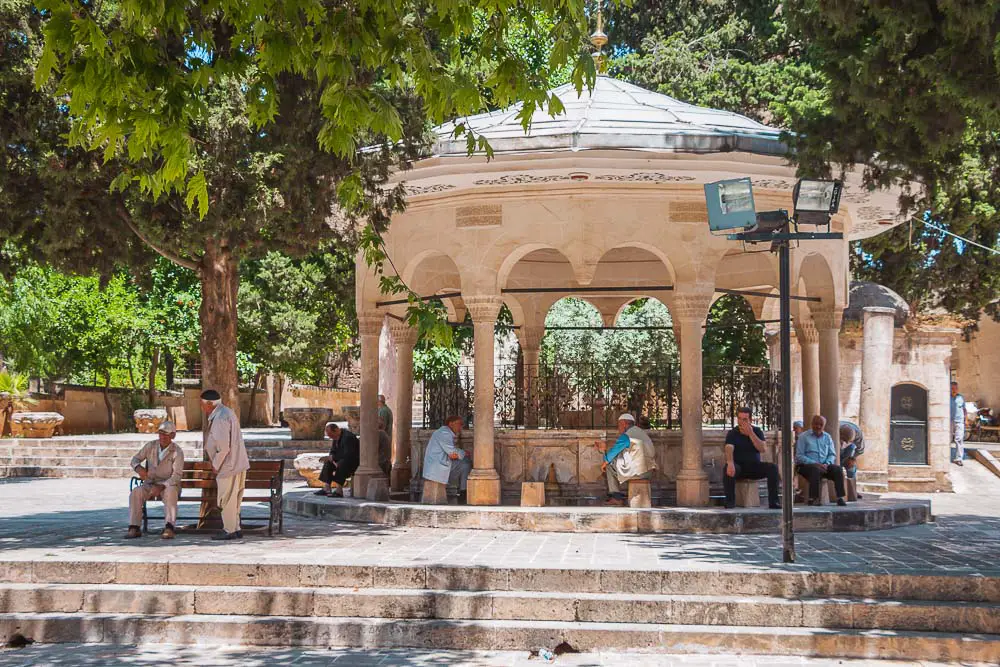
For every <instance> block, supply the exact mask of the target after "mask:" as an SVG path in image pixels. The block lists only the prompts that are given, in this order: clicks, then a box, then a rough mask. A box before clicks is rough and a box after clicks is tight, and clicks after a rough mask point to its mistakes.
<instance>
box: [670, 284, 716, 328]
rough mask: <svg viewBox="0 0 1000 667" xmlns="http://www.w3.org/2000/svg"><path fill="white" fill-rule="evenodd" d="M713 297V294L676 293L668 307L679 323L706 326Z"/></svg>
mask: <svg viewBox="0 0 1000 667" xmlns="http://www.w3.org/2000/svg"><path fill="white" fill-rule="evenodd" d="M712 296H713V293H712V292H680V293H676V292H675V293H674V297H673V298H672V299H671V300H670V305H669V306H668V308H669V309H670V315H671V317H673V319H674V320H676V321H677V322H683V323H686V324H689V323H698V324H704V322H705V319H706V318H707V317H708V309H709V308H711V307H712Z"/></svg>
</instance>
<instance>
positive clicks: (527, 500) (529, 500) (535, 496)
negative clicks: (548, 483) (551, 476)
mask: <svg viewBox="0 0 1000 667" xmlns="http://www.w3.org/2000/svg"><path fill="white" fill-rule="evenodd" d="M521 507H545V482H521Z"/></svg>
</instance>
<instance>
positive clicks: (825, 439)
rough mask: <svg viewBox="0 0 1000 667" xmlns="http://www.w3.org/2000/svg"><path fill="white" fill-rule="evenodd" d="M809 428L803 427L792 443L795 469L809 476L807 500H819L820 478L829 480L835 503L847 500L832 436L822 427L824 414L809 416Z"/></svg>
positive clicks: (843, 502) (824, 423)
mask: <svg viewBox="0 0 1000 667" xmlns="http://www.w3.org/2000/svg"><path fill="white" fill-rule="evenodd" d="M811 424H812V429H811V430H809V431H803V432H802V434H801V435H800V436H799V439H798V441H797V442H796V443H795V464H796V465H795V469H796V471H797V472H798V473H799V474H800V475H802V476H803V477H805V478H806V479H808V480H809V504H810V505H818V504H819V484H820V480H822V479H831V480H833V485H834V487H835V488H836V491H837V504H838V505H840V506H844V505H846V504H847V500H846V499H845V496H846V495H847V494H846V492H845V491H844V469H843V468H842V467H840V466H839V465H836V461H837V454H836V450H835V449H834V448H833V438H831V437H830V434H829V433H827V432H826V431H824V430H823V428H824V427H825V426H826V417H823V416H821V415H816V416H814V417H813V418H812V423H811Z"/></svg>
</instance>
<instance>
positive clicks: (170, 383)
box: [163, 352, 174, 390]
mask: <svg viewBox="0 0 1000 667" xmlns="http://www.w3.org/2000/svg"><path fill="white" fill-rule="evenodd" d="M163 371H164V372H165V373H166V374H167V389H168V390H170V389H173V388H174V355H173V354H171V353H170V352H166V353H164V355H163Z"/></svg>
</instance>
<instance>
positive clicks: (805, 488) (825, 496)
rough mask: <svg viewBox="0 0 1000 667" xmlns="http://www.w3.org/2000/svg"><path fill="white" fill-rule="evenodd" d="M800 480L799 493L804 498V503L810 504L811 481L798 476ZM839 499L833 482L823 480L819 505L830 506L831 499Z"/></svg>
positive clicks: (821, 481) (820, 483)
mask: <svg viewBox="0 0 1000 667" xmlns="http://www.w3.org/2000/svg"><path fill="white" fill-rule="evenodd" d="M796 477H797V478H798V480H799V493H800V495H801V497H802V503H800V504H806V503H808V502H809V480H808V479H806V478H805V476H803V475H798V474H797V475H796ZM836 498H837V492H836V489H835V487H834V486H833V480H829V479H821V480H820V482H819V504H820V505H829V504H830V502H831V499H834V500H835V499H836Z"/></svg>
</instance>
